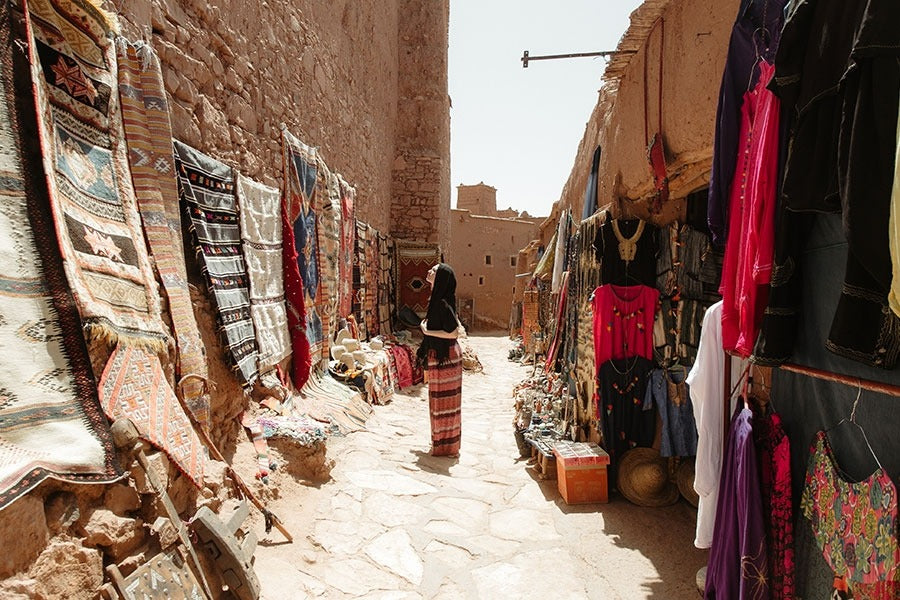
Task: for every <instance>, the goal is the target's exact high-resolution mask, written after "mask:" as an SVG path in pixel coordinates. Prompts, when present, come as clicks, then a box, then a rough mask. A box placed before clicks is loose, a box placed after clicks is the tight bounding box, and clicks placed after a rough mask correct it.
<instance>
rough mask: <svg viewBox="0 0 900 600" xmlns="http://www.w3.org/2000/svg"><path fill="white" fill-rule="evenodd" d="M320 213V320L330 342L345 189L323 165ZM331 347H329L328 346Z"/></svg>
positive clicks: (325, 338) (320, 164)
mask: <svg viewBox="0 0 900 600" xmlns="http://www.w3.org/2000/svg"><path fill="white" fill-rule="evenodd" d="M318 181H319V183H320V186H319V190H320V191H321V194H318V197H319V199H320V201H321V202H320V203H319V206H320V209H319V214H318V227H317V231H318V242H319V296H320V297H321V298H322V300H321V302H320V303H319V304H320V310H319V317H320V318H321V319H322V339H324V340H330V339H331V335H332V333H333V332H334V331H335V325H336V323H337V318H338V294H339V270H340V258H341V257H340V254H341V187H340V183H339V180H338V176H337V175H336V174H334V173H332V172H331V171H329V170H328V167H327V166H326V165H325V163H323V162H321V161H320V162H319V179H318ZM326 345H327V344H326Z"/></svg>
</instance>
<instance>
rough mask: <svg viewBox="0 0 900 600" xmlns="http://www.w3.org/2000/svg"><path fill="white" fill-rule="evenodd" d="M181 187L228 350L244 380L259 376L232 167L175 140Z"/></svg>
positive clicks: (179, 188)
mask: <svg viewBox="0 0 900 600" xmlns="http://www.w3.org/2000/svg"><path fill="white" fill-rule="evenodd" d="M174 144H175V167H176V169H177V170H178V191H179V194H180V195H181V200H182V202H183V203H184V207H185V210H186V211H187V214H188V216H189V218H190V224H191V238H192V240H193V243H194V247H195V249H196V252H197V257H198V259H199V261H200V266H201V270H202V271H203V274H204V276H205V277H206V284H207V286H208V287H209V291H210V295H211V297H212V302H213V306H214V307H215V311H216V319H217V321H218V326H219V331H220V333H221V335H222V338H223V340H224V341H225V346H226V353H227V356H228V358H229V360H230V361H231V362H232V366H233V368H234V369H235V371H236V373H237V375H238V378H239V379H240V381H241V385H243V386H245V387H248V386H251V385H253V383H254V382H255V381H256V379H257V378H258V377H259V366H258V364H257V347H256V332H255V330H254V328H253V319H252V317H251V315H250V281H249V277H248V275H247V265H246V263H245V262H244V255H243V252H242V250H241V232H240V227H239V222H238V214H237V197H236V195H235V186H234V172H233V171H232V169H231V167H229V166H227V165H225V164H223V163H221V162H219V161H218V160H216V159H214V158H212V157H211V156H207V155H205V154H203V153H202V152H200V151H198V150H195V149H194V148H191V147H190V146H188V145H187V144H184V143H182V142H179V141H178V140H175V142H174Z"/></svg>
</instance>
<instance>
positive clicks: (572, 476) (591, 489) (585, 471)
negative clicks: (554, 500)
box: [553, 441, 609, 504]
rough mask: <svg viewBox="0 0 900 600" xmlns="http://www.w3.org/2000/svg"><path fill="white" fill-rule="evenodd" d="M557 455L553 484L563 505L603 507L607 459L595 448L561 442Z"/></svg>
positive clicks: (554, 446)
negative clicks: (601, 504) (599, 503)
mask: <svg viewBox="0 0 900 600" xmlns="http://www.w3.org/2000/svg"><path fill="white" fill-rule="evenodd" d="M553 454H554V455H556V484H557V487H558V488H559V493H560V494H561V495H562V497H563V500H565V501H566V504H590V503H594V502H602V503H606V502H608V500H609V492H608V485H607V477H606V467H607V465H609V455H608V454H607V453H606V452H605V451H604V450H603V448H601V447H600V446H598V445H597V444H589V443H584V442H569V441H560V442H556V443H555V444H554V445H553Z"/></svg>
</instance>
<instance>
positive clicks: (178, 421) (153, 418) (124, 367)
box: [100, 346, 206, 488]
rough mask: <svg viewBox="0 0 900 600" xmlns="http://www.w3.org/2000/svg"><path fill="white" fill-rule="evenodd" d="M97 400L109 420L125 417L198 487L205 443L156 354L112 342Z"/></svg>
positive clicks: (200, 481)
mask: <svg viewBox="0 0 900 600" xmlns="http://www.w3.org/2000/svg"><path fill="white" fill-rule="evenodd" d="M100 403H101V404H102V406H103V410H104V411H105V412H106V414H107V416H108V417H109V418H110V419H111V420H113V421H114V420H116V419H120V418H128V419H131V421H132V422H133V423H134V425H135V427H137V430H138V432H139V433H140V435H141V437H142V438H144V439H145V440H147V441H148V442H150V443H151V444H153V445H154V446H156V447H157V448H159V449H160V450H162V451H164V452H165V453H166V454H168V455H169V457H170V458H171V459H172V460H173V461H174V462H175V464H176V466H178V468H179V469H180V470H181V471H182V472H183V473H184V474H185V475H187V476H188V478H190V480H191V481H193V482H194V484H195V485H197V487H200V488H202V487H203V470H204V468H205V466H206V448H205V447H204V446H203V444H202V443H201V442H200V438H199V437H198V436H197V432H196V431H194V428H193V427H192V426H191V422H190V420H189V419H188V416H187V415H186V414H185V412H184V410H183V409H182V408H181V405H180V404H179V403H178V398H176V397H175V392H173V391H172V388H171V387H170V386H169V382H168V381H166V375H165V373H163V369H162V365H161V364H160V362H159V359H158V358H157V357H156V356H154V355H152V354H148V353H146V352H144V351H143V350H141V349H140V348H133V347H128V346H119V347H117V348H116V349H115V350H114V351H113V353H112V355H111V356H110V357H109V361H108V362H107V363H106V367H105V368H104V369H103V375H102V376H101V377H100Z"/></svg>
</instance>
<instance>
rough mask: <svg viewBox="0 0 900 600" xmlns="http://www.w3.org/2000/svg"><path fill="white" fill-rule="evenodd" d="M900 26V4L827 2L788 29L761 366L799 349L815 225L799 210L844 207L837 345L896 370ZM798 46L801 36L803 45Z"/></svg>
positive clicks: (804, 11) (833, 338)
mask: <svg viewBox="0 0 900 600" xmlns="http://www.w3.org/2000/svg"><path fill="white" fill-rule="evenodd" d="M898 22H900V5H898V3H897V2H896V1H895V0H869V2H867V3H863V2H859V3H857V2H849V3H845V2H842V1H841V0H818V1H817V2H815V3H813V2H801V3H800V4H799V5H798V9H797V11H796V13H794V15H792V17H791V18H790V19H789V21H788V23H787V24H786V26H785V30H784V34H783V38H782V46H781V49H780V50H779V54H778V58H777V59H776V82H775V87H774V88H773V91H774V92H775V93H776V94H777V95H779V97H781V98H782V99H783V104H782V108H783V109H787V111H788V112H787V114H786V116H787V117H788V119H789V120H790V121H791V130H790V139H789V140H787V141H786V142H785V143H787V144H788V148H789V150H788V151H787V157H786V160H785V165H784V178H783V186H784V191H783V194H782V195H781V198H780V202H781V204H782V206H781V208H780V214H779V217H778V219H779V221H778V223H777V226H776V232H775V236H776V252H775V265H774V269H773V273H772V288H771V294H770V297H769V305H768V307H767V309H766V311H765V316H764V319H763V326H762V334H761V336H760V338H759V340H758V343H757V347H756V349H755V350H754V360H755V361H756V362H760V363H763V364H779V363H780V362H784V361H785V360H787V359H788V358H790V356H791V354H792V352H793V346H794V338H795V331H796V330H797V308H796V307H797V306H798V303H799V293H800V289H801V281H800V278H799V276H800V273H799V264H800V253H801V252H802V250H803V248H804V247H805V243H806V239H807V235H806V234H807V232H808V231H810V229H811V227H812V223H813V220H812V219H811V218H810V217H809V216H804V215H800V214H797V213H791V212H785V211H789V210H802V211H820V212H828V211H835V210H840V211H841V213H842V216H843V225H844V235H845V236H846V239H847V242H848V248H847V259H846V272H845V277H844V283H843V286H842V289H841V296H840V299H839V302H838V306H837V309H836V310H835V313H834V318H833V320H832V323H831V332H830V334H829V336H828V340H827V342H826V347H827V348H828V349H829V350H831V351H832V352H834V353H836V354H839V355H841V356H845V357H847V358H851V359H853V360H857V361H860V362H863V363H866V364H869V365H872V366H876V367H881V368H886V369H891V368H893V367H894V366H895V365H896V362H897V359H898V356H900V319H898V318H897V317H896V316H895V315H894V314H893V312H892V311H891V310H890V308H889V307H888V303H887V294H888V291H889V289H890V282H891V262H890V254H889V246H888V232H887V225H888V216H889V213H890V200H891V186H892V182H893V171H894V165H893V157H894V153H895V152H896V127H897V107H898V96H900V64H898V57H900V28H897V27H896V24H897V23H898ZM804 35H807V36H809V39H804V38H803V36H804ZM789 41H791V42H794V43H795V47H794V48H793V52H790V51H789V49H790V46H789ZM826 59H827V60H826ZM779 60H783V64H779V62H778V61H779ZM823 61H824V62H826V63H828V64H823ZM834 61H837V64H835V62H834ZM841 61H842V62H841ZM779 77H780V79H779ZM783 114H785V113H784V112H783ZM826 154H827V156H826Z"/></svg>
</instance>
